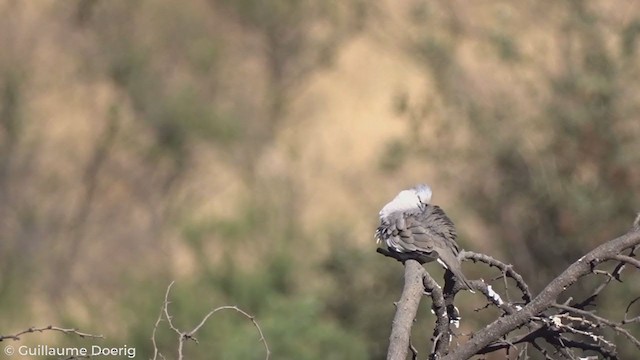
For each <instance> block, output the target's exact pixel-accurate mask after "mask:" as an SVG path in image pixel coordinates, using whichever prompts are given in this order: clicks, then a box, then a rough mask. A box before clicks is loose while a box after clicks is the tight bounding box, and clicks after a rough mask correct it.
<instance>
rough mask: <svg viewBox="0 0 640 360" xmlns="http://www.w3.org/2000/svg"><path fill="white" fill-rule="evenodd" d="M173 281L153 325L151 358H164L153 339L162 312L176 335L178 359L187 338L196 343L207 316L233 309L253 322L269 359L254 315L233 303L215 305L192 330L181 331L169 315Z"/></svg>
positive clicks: (266, 359) (266, 346) (267, 346)
mask: <svg viewBox="0 0 640 360" xmlns="http://www.w3.org/2000/svg"><path fill="white" fill-rule="evenodd" d="M173 284H174V282H173V281H172V282H171V283H170V284H169V286H168V287H167V291H166V292H165V295H164V303H163V304H162V309H161V310H160V315H159V316H158V319H157V320H156V323H155V326H154V328H153V334H152V336H151V341H152V343H153V348H154V351H153V360H156V358H157V356H160V357H161V358H163V359H164V356H163V355H162V354H160V353H159V351H158V347H157V344H156V340H155V335H156V330H157V328H158V325H159V324H160V322H161V321H162V317H163V314H164V318H165V319H166V320H167V323H168V324H169V328H170V329H171V330H173V331H174V332H175V333H176V334H177V335H178V360H183V359H184V343H185V342H186V341H187V340H193V341H195V342H196V343H198V340H197V339H196V338H195V334H196V333H197V332H198V331H199V330H200V329H201V328H202V327H203V326H204V325H205V324H206V323H207V321H208V320H209V318H210V317H211V316H212V315H213V314H215V313H216V312H218V311H221V310H234V311H236V312H238V313H240V314H242V315H243V316H245V317H246V318H248V319H249V320H251V322H252V323H253V326H255V327H256V329H257V330H258V334H259V335H260V338H259V341H260V342H262V344H263V345H264V349H265V352H266V357H265V360H269V357H270V356H271V351H270V350H269V345H268V344H267V340H266V338H265V337H264V333H263V332H262V328H261V327H260V325H259V324H258V322H257V321H256V319H255V317H254V316H252V315H250V314H249V313H247V312H246V311H244V310H242V309H240V308H238V307H237V306H235V305H233V306H231V305H226V306H220V307H217V308H215V309H213V310H211V311H209V313H207V315H205V316H204V317H203V318H202V320H201V321H200V323H199V324H198V325H196V326H195V327H194V328H193V330H191V331H188V332H184V331H181V330H180V329H178V328H177V327H176V326H175V325H174V323H173V317H172V316H171V314H170V313H169V304H170V301H169V293H170V292H171V287H172V286H173Z"/></svg>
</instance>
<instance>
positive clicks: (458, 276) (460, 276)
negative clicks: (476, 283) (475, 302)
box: [449, 266, 475, 293]
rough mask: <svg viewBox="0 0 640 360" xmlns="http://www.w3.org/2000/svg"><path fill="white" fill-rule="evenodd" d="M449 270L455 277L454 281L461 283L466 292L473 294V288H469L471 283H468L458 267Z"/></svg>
mask: <svg viewBox="0 0 640 360" xmlns="http://www.w3.org/2000/svg"><path fill="white" fill-rule="evenodd" d="M449 270H451V272H452V273H453V275H454V276H455V277H456V280H457V281H460V283H462V285H463V287H465V288H467V290H469V291H471V292H472V293H475V291H473V287H472V286H471V283H469V280H468V279H467V277H466V276H464V274H463V273H462V270H461V269H460V267H459V266H457V267H453V268H451V269H449Z"/></svg>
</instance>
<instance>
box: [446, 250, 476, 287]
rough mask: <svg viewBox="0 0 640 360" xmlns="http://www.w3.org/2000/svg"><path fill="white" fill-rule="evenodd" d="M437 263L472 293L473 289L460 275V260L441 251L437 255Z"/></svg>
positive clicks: (465, 278)
mask: <svg viewBox="0 0 640 360" xmlns="http://www.w3.org/2000/svg"><path fill="white" fill-rule="evenodd" d="M438 262H439V263H441V264H442V265H444V267H445V268H446V269H447V270H449V271H451V273H453V276H455V277H456V279H457V280H458V281H460V282H461V283H462V285H463V287H465V288H467V289H468V290H469V291H471V292H474V291H473V287H472V286H471V283H469V280H468V279H467V277H466V276H464V274H463V273H462V266H461V264H460V260H458V258H457V257H456V256H455V254H453V252H449V251H442V252H441V253H440V254H439V258H438Z"/></svg>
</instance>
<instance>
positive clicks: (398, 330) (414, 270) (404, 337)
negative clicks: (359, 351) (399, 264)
mask: <svg viewBox="0 0 640 360" xmlns="http://www.w3.org/2000/svg"><path fill="white" fill-rule="evenodd" d="M425 272H426V271H425V270H424V268H423V267H422V265H420V263H419V262H417V261H415V260H411V259H409V260H407V261H405V263H404V289H403V290H402V296H401V297H400V301H398V303H397V304H396V315H395V317H394V318H393V325H392V328H391V336H390V337H389V350H388V352H387V360H405V359H406V358H407V354H408V352H409V339H410V338H411V326H412V325H413V320H414V319H415V318H416V314H417V313H418V305H420V299H421V298H422V294H423V293H424V285H423V277H424V273H425Z"/></svg>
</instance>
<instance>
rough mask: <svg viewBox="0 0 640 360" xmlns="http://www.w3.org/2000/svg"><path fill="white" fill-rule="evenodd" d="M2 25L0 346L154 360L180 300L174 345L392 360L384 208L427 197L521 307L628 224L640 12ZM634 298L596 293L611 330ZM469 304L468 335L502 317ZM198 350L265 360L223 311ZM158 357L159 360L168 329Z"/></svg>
mask: <svg viewBox="0 0 640 360" xmlns="http://www.w3.org/2000/svg"><path fill="white" fill-rule="evenodd" d="M0 14H2V19H3V21H2V22H0V314H2V315H1V316H0V333H2V334H7V333H13V332H17V331H19V330H22V329H25V328H27V327H29V326H32V325H38V326H39V325H43V326H44V325H48V324H53V325H59V326H68V327H79V328H81V329H82V330H83V331H86V332H92V333H101V334H104V335H105V336H106V337H107V339H106V340H104V341H102V342H100V344H102V345H113V346H122V345H123V344H127V345H128V346H129V347H136V348H137V354H136V358H141V359H142V358H150V357H152V354H153V347H152V344H151V341H150V337H151V332H152V330H153V325H154V323H155V320H156V318H157V316H158V313H159V310H160V307H161V306H162V302H163V300H164V292H165V290H166V287H167V285H168V284H169V283H170V282H171V281H172V280H175V281H176V285H175V286H174V288H173V291H172V294H171V300H172V303H171V312H172V313H173V314H174V316H175V320H174V321H175V322H176V325H177V326H180V327H182V328H184V329H187V328H192V327H193V326H195V324H197V323H198V322H199V320H200V319H201V318H202V316H203V315H204V314H205V313H206V312H207V311H208V310H210V309H211V308H214V307H217V306H221V305H237V306H239V307H240V308H242V309H244V310H245V311H247V312H248V313H251V314H252V315H255V316H256V318H257V320H258V322H259V324H260V325H261V326H262V328H263V331H264V333H265V336H266V338H267V341H268V343H269V346H270V348H271V350H272V357H273V358H274V359H381V358H384V354H385V352H386V346H387V344H388V335H389V332H390V325H391V319H392V316H393V313H394V310H395V309H394V307H393V301H395V300H397V298H398V297H399V294H400V291H401V289H402V284H403V280H402V274H403V269H402V266H401V264H399V263H397V262H395V261H393V260H391V259H388V258H384V257H382V256H380V255H378V254H376V253H375V248H376V245H375V242H374V240H373V232H374V230H375V227H376V226H377V212H378V210H379V209H380V208H381V206H382V205H384V204H385V203H386V202H387V201H388V200H390V199H391V198H392V197H393V196H395V194H396V193H397V192H398V191H399V190H401V189H404V188H407V187H410V186H413V185H414V184H416V183H418V182H427V183H429V184H430V185H431V186H432V188H433V189H434V194H435V195H434V203H436V204H438V205H440V206H442V207H443V208H444V209H445V210H446V211H447V213H448V214H449V215H450V217H451V218H452V219H453V220H454V222H455V223H456V225H457V227H458V230H459V233H460V238H459V243H460V244H461V245H462V246H463V247H464V248H466V249H469V250H473V251H477V252H483V253H486V254H490V255H492V256H494V257H496V258H498V259H502V260H503V261H505V262H507V263H512V264H514V266H515V268H516V269H517V270H519V271H520V272H521V273H522V274H523V276H524V278H525V279H526V280H527V281H528V282H529V284H530V286H531V287H532V290H533V291H534V293H537V292H538V291H539V290H541V289H542V288H543V286H544V285H545V284H546V283H547V282H548V281H549V280H551V279H552V278H553V277H554V276H555V275H557V274H558V273H559V272H560V271H561V270H563V269H564V268H565V267H566V266H567V265H569V264H570V263H571V262H573V261H575V260H576V259H577V258H579V257H580V256H581V255H582V254H584V253H585V252H587V251H588V250H590V249H591V248H593V247H594V246H596V245H598V244H599V243H601V242H603V241H605V240H608V239H610V238H613V237H615V236H617V235H619V234H621V233H623V232H624V231H625V230H626V229H627V228H628V227H629V226H630V224H631V222H632V220H633V218H634V216H635V212H636V211H638V209H640V201H639V200H638V196H637V193H638V190H639V189H640V166H639V165H640V121H639V120H640V115H639V114H640V81H639V80H640V61H639V51H640V49H639V47H640V3H636V2H632V1H618V2H610V1H604V0H602V1H595V0H594V1H579V0H572V1H570V0H566V1H552V0H548V1H521V2H515V3H514V2H511V1H494V0H483V1H474V2H464V1H448V0H439V1H436V0H434V1H418V0H401V1H391V0H388V1H386V0H381V1H371V0H344V1H324V0H268V1H264V0H192V1H180V2H176V1H169V0H153V1H151V0H140V1H128V0H109V1H106V0H69V1H48V0H39V1H17V0H0ZM466 266H469V267H468V268H467V267H466ZM427 268H428V269H429V270H430V271H432V272H433V273H434V274H438V271H440V270H439V269H437V266H435V265H434V266H431V265H428V267H427ZM465 269H466V270H465V271H466V272H467V273H468V277H470V278H478V277H481V276H482V277H485V278H486V279H490V278H491V276H488V275H483V274H482V269H476V268H474V267H473V265H468V264H465ZM494 275H495V274H494ZM436 278H437V279H441V277H440V275H438V277H436ZM499 283H501V281H499ZM582 287H583V288H584V289H581V288H579V286H578V288H576V289H575V292H577V293H579V292H580V291H582V290H584V291H590V290H591V289H592V288H591V287H589V283H588V282H587V283H585V284H583V285H582ZM639 290H640V286H639V285H638V282H636V283H632V282H626V283H624V284H622V285H620V286H618V287H616V288H615V289H611V291H609V289H608V290H607V292H606V293H605V294H604V295H603V296H604V299H605V301H604V302H603V304H604V306H605V308H604V310H603V311H604V312H605V313H606V312H607V311H611V312H612V314H614V311H615V310H617V308H619V307H620V306H621V305H620V304H622V302H619V301H621V300H619V298H621V297H622V296H623V295H628V294H633V293H635V294H637V293H638V291H639ZM515 295H516V294H513V296H514V297H515ZM460 301H461V302H462V306H463V307H464V306H465V305H466V306H467V310H466V311H467V313H466V314H467V315H466V317H465V320H466V324H465V321H463V331H467V332H470V331H472V330H473V329H475V328H479V327H481V326H482V325H483V324H484V323H486V322H487V321H489V320H491V319H492V318H494V317H495V315H496V314H498V313H497V312H493V313H492V312H491V311H492V310H485V311H484V312H473V311H472V310H473V309H474V308H477V307H481V306H482V305H484V302H483V301H482V299H479V298H478V297H474V296H473V295H471V294H462V295H460ZM428 309H429V304H427V303H426V302H425V303H424V304H423V305H422V308H421V311H420V315H419V319H418V322H417V325H416V332H415V334H414V337H413V339H414V340H413V341H414V344H415V345H416V346H417V347H418V350H419V351H421V354H423V355H424V354H426V353H427V352H428V349H430V348H431V343H430V341H429V340H428V339H429V336H430V334H431V325H432V323H433V319H432V318H431V316H432V315H431V314H430V312H429V311H428ZM464 314H465V312H464V311H463V316H464ZM612 316H614V318H615V316H616V315H615V314H614V315H612ZM198 338H199V340H200V344H199V345H195V344H189V345H188V346H187V350H186V355H187V356H188V357H189V358H194V359H202V358H210V357H211V356H212V355H211V354H215V358H217V359H263V358H264V348H263V347H262V345H261V344H260V343H259V342H258V335H257V333H256V331H255V329H254V328H253V326H252V324H251V323H250V322H249V321H247V319H245V318H243V317H241V316H240V315H239V314H237V313H234V312H228V313H224V312H223V313H219V314H216V316H214V317H213V318H212V319H211V321H210V322H209V323H208V325H206V326H205V327H204V328H203V329H202V330H201V332H200V333H199V335H198ZM45 339H46V340H45ZM462 339H463V338H462ZM23 342H24V343H26V344H42V343H43V342H46V343H47V344H49V345H53V344H76V345H81V344H87V343H89V344H93V343H96V342H98V340H81V339H74V338H72V337H67V336H63V335H59V334H52V335H31V336H29V337H26V338H25V339H24V340H23ZM158 342H159V347H160V350H161V351H162V352H163V353H164V354H165V355H167V356H170V357H173V356H174V354H175V351H176V341H175V334H173V333H172V332H170V331H168V330H167V329H166V327H163V326H162V325H161V329H160V330H159V333H158ZM496 358H504V355H500V356H498V357H496Z"/></svg>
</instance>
